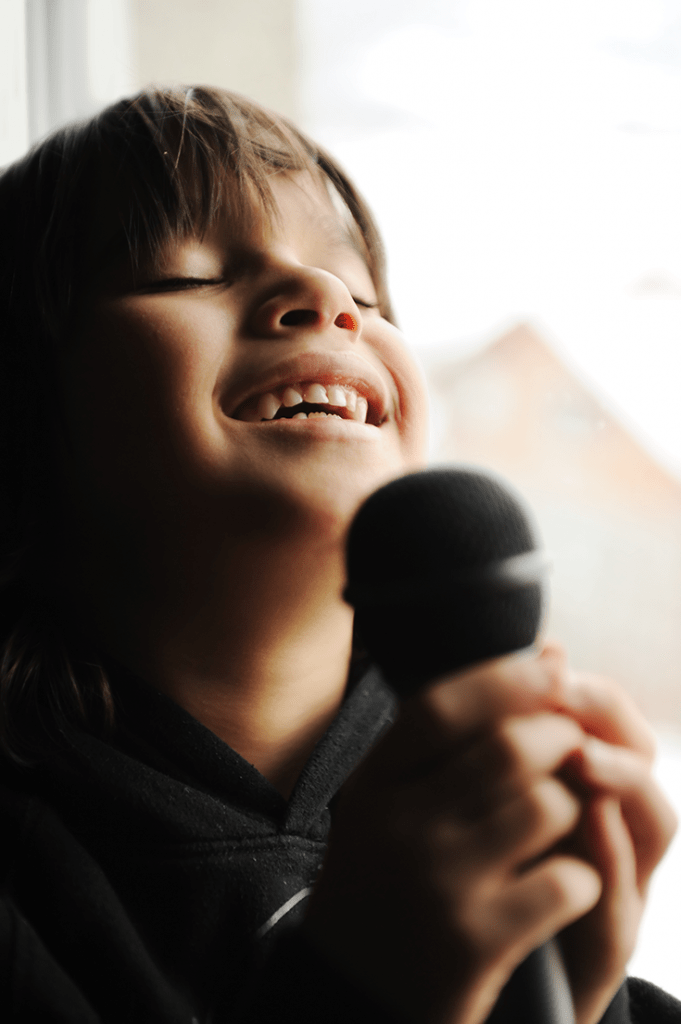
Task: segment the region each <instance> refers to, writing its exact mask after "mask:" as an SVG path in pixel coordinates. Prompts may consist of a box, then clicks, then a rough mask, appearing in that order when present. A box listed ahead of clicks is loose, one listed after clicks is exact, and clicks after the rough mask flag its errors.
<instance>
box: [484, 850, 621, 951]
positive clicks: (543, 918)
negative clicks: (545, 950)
mask: <svg viewBox="0 0 681 1024" xmlns="http://www.w3.org/2000/svg"><path fill="white" fill-rule="evenodd" d="M601 889H602V885H601V880H600V878H599V875H598V872H597V871H596V870H595V869H594V868H593V867H591V865H589V864H586V863H585V862H584V861H582V860H579V859H578V858H576V857H569V856H556V857H551V858H549V859H548V860H545V861H542V862H541V863H540V864H538V865H537V866H536V867H535V868H533V869H532V871H529V872H527V873H526V874H524V875H522V876H521V877H520V878H519V879H518V880H517V881H516V882H515V883H514V884H513V885H512V886H511V887H510V889H507V890H506V892H505V895H504V898H503V900H502V901H500V905H498V906H497V907H495V922H494V927H495V928H496V937H497V939H498V943H499V949H502V950H503V949H506V950H508V952H509V953H511V955H513V957H514V959H515V958H517V959H516V962H519V961H520V960H522V959H523V958H524V957H525V956H527V954H528V953H530V952H531V951H532V950H533V949H536V948H537V947H538V946H540V945H541V944H542V943H543V942H545V941H546V940H547V939H549V938H551V936H553V935H556V934H557V933H558V932H560V931H561V930H562V929H563V928H565V927H567V925H569V924H571V923H572V922H573V921H575V920H577V919H578V918H580V917H582V916H583V915H584V914H586V913H588V911H590V910H591V908H592V907H594V906H595V905H596V903H597V902H598V900H599V897H600V894H601ZM514 940H515V941H514Z"/></svg>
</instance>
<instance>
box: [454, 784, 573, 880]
mask: <svg viewBox="0 0 681 1024" xmlns="http://www.w3.org/2000/svg"><path fill="white" fill-rule="evenodd" d="M581 813H582V805H581V802H580V801H579V800H578V799H577V798H576V797H575V796H574V794H573V793H570V791H569V790H568V789H566V788H565V786H563V785H562V784H561V783H560V782H558V780H557V779H554V778H551V777H549V778H543V779H540V780H539V781H538V782H535V783H534V784H533V785H532V786H531V787H529V788H528V789H527V790H526V792H525V793H523V795H522V796H518V797H516V798H515V799H514V800H511V801H509V802H508V803H507V804H504V805H503V806H501V807H499V808H497V809H496V811H494V812H493V813H491V814H489V815H487V816H486V817H485V818H483V819H481V820H480V821H479V822H477V823H476V825H475V828H474V836H475V843H476V847H477V849H476V851H475V863H476V870H477V866H479V865H481V864H484V863H485V862H487V863H494V862H497V863H498V864H499V866H500V868H502V870H504V871H518V872H521V873H522V872H525V871H527V870H528V863H529V862H531V861H534V860H536V859H537V858H538V857H540V856H541V855H542V854H545V853H546V852H547V851H548V850H550V849H551V848H552V847H553V846H555V844H556V843H557V842H558V841H559V840H560V839H563V838H564V837H565V836H567V835H569V833H570V832H572V830H573V829H574V828H575V826H576V825H577V823H578V821H579V819H580V816H581Z"/></svg>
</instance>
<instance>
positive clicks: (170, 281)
mask: <svg viewBox="0 0 681 1024" xmlns="http://www.w3.org/2000/svg"><path fill="white" fill-rule="evenodd" d="M223 283H224V278H222V277H169V278H164V279H162V280H160V281H152V282H151V283H150V284H148V285H146V286H145V290H148V291H155V292H166V291H168V292H169V291H178V292H179V291H189V289H190V288H200V287H202V286H204V285H211V284H223ZM352 301H353V302H354V303H355V305H356V306H359V307H360V308H361V309H378V305H379V304H378V302H366V301H365V300H364V299H359V298H357V296H356V295H353V296H352Z"/></svg>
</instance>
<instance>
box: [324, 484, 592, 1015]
mask: <svg viewBox="0 0 681 1024" xmlns="http://www.w3.org/2000/svg"><path fill="white" fill-rule="evenodd" d="M547 569H548V564H547V561H546V558H545V556H544V554H543V553H542V552H541V550H539V548H538V545H537V541H536V532H535V529H534V528H533V526H532V525H531V523H530V519H529V516H528V513H527V511H526V510H525V508H524V506H523V504H522V501H521V499H520V498H519V497H518V496H516V495H514V494H513V493H512V492H511V491H510V490H509V489H508V488H507V487H506V486H503V485H502V484H501V483H500V482H499V481H497V480H495V479H493V478H492V477H490V476H488V475H486V474H483V473H480V472H476V471H473V470H468V469H431V470H425V471H423V472H420V473H412V474H410V475H408V476H404V477H400V478H399V479H397V480H393V481H392V482H391V483H389V484H386V485H385V486H384V487H381V488H380V489H379V490H378V491H376V492H375V493H374V494H372V495H371V496H370V497H369V498H368V499H367V500H366V501H365V502H364V504H363V505H362V506H361V508H360V509H359V511H358V513H357V515H356V516H355V519H354V521H353V523H352V525H351V527H350V532H349V535H348V545H347V571H348V572H347V575H348V583H347V586H346V589H345V591H344V595H343V596H344V597H345V599H346V601H348V602H349V604H351V605H352V606H353V607H354V608H355V626H356V630H357V633H358V637H359V639H360V641H361V642H362V643H363V645H364V646H365V647H366V649H367V651H368V653H369V654H370V655H371V657H372V659H373V660H374V661H375V662H376V663H377V664H378V666H379V668H380V669H381V670H382V672H383V674H384V676H385V678H386V680H387V682H388V683H389V684H390V686H391V687H392V688H393V690H394V691H395V693H396V694H397V696H398V697H401V698H406V697H409V696H411V695H412V694H413V693H415V692H416V691H417V690H418V689H419V688H420V687H422V686H423V685H424V684H426V683H428V682H431V681H433V680H434V679H436V678H438V676H441V675H444V674H447V673H451V672H456V671H457V670H459V669H463V668H465V667H466V666H468V665H473V664H475V663H476V662H480V661H486V660H487V659H489V658H493V657H498V656H501V655H504V654H510V653H511V652H513V651H518V650H522V649H523V648H525V647H529V646H530V645H531V644H532V643H533V642H534V640H535V638H536V635H537V632H538V629H539V626H540V623H541V619H542V614H543V610H544V579H545V576H546V573H547ZM516 1020H517V1021H518V1022H522V1024H574V1020H575V1017H574V1009H573V1006H572V999H571V996H570V989H569V985H568V982H567V977H566V975H565V968H564V966H563V963H562V959H561V954H560V951H559V949H558V947H557V944H556V942H555V941H554V940H552V941H551V942H548V943H545V944H544V945H543V946H541V947H540V948H539V949H537V950H535V951H534V952H533V953H531V954H530V956H529V957H528V958H527V959H526V960H525V961H524V962H523V963H522V964H520V966H519V967H518V968H517V969H516V971H515V972H514V974H513V976H512V977H511V979H510V980H509V982H508V983H507V985H506V986H505V988H504V989H503V991H502V993H501V995H500V998H499V1000H498V1002H497V1004H496V1006H495V1007H494V1009H493V1011H492V1013H491V1015H490V1017H489V1018H488V1024H513V1022H515V1021H516Z"/></svg>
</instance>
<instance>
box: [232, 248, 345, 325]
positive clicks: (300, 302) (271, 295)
mask: <svg viewBox="0 0 681 1024" xmlns="http://www.w3.org/2000/svg"><path fill="white" fill-rule="evenodd" d="M249 327H250V332H251V333H252V334H253V335H255V336H257V337H259V338H271V339H273V340H274V339H277V338H286V337H289V336H290V335H291V334H292V333H293V332H296V333H298V332H299V331H300V330H301V329H302V330H304V331H307V332H310V333H312V334H316V333H319V334H321V333H323V332H325V331H334V330H338V331H350V332H356V336H359V332H360V330H361V322H360V317H359V311H358V309H357V306H356V305H355V302H354V300H353V298H352V296H351V295H350V292H349V291H348V289H347V288H346V286H345V285H344V284H343V282H342V281H341V280H340V278H338V277H336V276H335V275H334V274H330V273H328V272H327V271H326V270H319V269H317V268H316V267H304V266H300V267H296V268H295V269H287V270H282V272H281V273H280V274H278V275H277V278H276V280H274V281H272V283H271V284H270V285H266V286H265V287H264V288H263V289H262V291H261V294H260V296H259V298H258V300H257V302H256V304H255V307H254V309H253V311H252V313H251V315H250V317H249Z"/></svg>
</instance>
